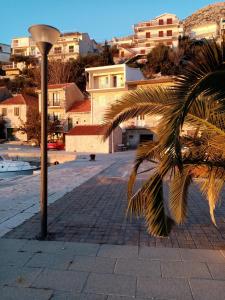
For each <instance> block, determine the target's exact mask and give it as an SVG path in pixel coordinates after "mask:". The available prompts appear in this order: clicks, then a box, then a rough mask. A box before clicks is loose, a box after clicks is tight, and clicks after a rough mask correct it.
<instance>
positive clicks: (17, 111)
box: [14, 107, 20, 117]
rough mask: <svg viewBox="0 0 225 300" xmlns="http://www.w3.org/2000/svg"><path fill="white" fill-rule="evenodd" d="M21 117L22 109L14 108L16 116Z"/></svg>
mask: <svg viewBox="0 0 225 300" xmlns="http://www.w3.org/2000/svg"><path fill="white" fill-rule="evenodd" d="M19 115H20V108H19V107H14V116H17V117H18V116H19Z"/></svg>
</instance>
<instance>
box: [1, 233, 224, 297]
mask: <svg viewBox="0 0 225 300" xmlns="http://www.w3.org/2000/svg"><path fill="white" fill-rule="evenodd" d="M0 260H1V264H0V299H1V300H30V299H32V300H47V299H48V300H50V299H51V300H72V299H73V300H75V299H77V300H78V299H80V300H132V299H137V300H144V299H155V300H172V299H173V300H175V299H176V300H224V299H225V251H222V250H201V249H194V250H193V249H169V248H152V247H145V246H142V247H138V246H126V245H125V246H119V245H98V244H89V243H71V242H55V241H42V242H40V241H34V240H33V241H27V240H22V239H20V240H15V239H14V240H13V239H4V238H2V239H0Z"/></svg>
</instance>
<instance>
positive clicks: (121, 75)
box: [86, 64, 172, 148]
mask: <svg viewBox="0 0 225 300" xmlns="http://www.w3.org/2000/svg"><path fill="white" fill-rule="evenodd" d="M86 72H87V73H88V78H89V82H88V85H87V91H88V92H89V93H90V97H91V124H92V125H95V124H102V123H103V122H104V115H105V113H106V111H107V109H108V108H109V106H110V105H111V104H113V103H116V102H117V101H118V100H119V99H120V98H121V97H122V96H123V95H124V94H125V93H126V92H128V91H131V90H136V89H138V88H139V87H141V88H144V87H156V86H159V85H164V86H170V85H171V84H172V79H171V77H168V78H160V79H152V80H145V79H144V77H143V74H142V73H141V71H140V70H139V69H137V68H130V67H128V66H127V65H126V64H121V65H113V66H104V67H96V68H87V69H86ZM160 118H161V116H159V115H156V116H154V117H147V116H139V117H137V118H134V119H131V120H129V121H126V122H124V123H122V124H121V125H120V127H121V128H122V131H123V140H122V141H121V143H122V142H123V143H126V144H128V146H129V147H131V148H135V147H137V145H138V144H139V143H140V142H143V141H145V140H153V139H154V138H155V135H154V133H153V132H154V128H155V127H156V125H157V124H158V122H159V120H160Z"/></svg>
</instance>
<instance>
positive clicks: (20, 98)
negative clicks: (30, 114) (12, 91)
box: [0, 94, 38, 106]
mask: <svg viewBox="0 0 225 300" xmlns="http://www.w3.org/2000/svg"><path fill="white" fill-rule="evenodd" d="M0 104H3V105H24V104H25V105H28V106H33V105H38V98H36V97H33V96H30V95H22V94H18V95H16V96H14V97H11V98H8V99H5V100H3V101H2V102H1V103H0Z"/></svg>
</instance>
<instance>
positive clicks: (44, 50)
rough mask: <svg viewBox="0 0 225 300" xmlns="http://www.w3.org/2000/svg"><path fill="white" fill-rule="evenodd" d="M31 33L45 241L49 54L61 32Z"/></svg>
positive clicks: (38, 29) (39, 28) (42, 28)
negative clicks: (36, 59)
mask: <svg viewBox="0 0 225 300" xmlns="http://www.w3.org/2000/svg"><path fill="white" fill-rule="evenodd" d="M29 32H30V33H31V35H32V38H33V40H34V41H35V42H36V44H37V47H38V49H39V50H40V53H41V182H40V184H41V190H40V211H41V233H40V236H39V238H40V239H42V240H43V239H45V238H46V237H47V234H48V151H47V139H48V53H49V51H50V50H51V48H52V45H53V44H54V43H55V42H56V40H57V38H58V37H59V35H60V32H59V31H58V29H56V28H54V27H52V26H48V25H33V26H31V27H30V28H29Z"/></svg>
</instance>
